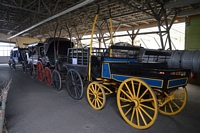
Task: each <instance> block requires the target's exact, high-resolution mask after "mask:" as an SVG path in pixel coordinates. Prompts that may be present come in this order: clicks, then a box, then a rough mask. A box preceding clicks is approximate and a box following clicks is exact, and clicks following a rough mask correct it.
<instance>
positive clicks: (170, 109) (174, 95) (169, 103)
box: [159, 87, 187, 115]
mask: <svg viewBox="0 0 200 133" xmlns="http://www.w3.org/2000/svg"><path fill="white" fill-rule="evenodd" d="M159 100H160V102H159V112H160V113H161V114H164V115H176V114H178V113H179V112H180V111H181V110H183V108H184V107H185V105H186V102H187V90H186V88H185V87H179V88H178V89H175V90H173V91H169V92H164V96H163V97H161V98H159Z"/></svg>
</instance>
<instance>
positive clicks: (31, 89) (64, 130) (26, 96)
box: [0, 65, 200, 133]
mask: <svg viewBox="0 0 200 133" xmlns="http://www.w3.org/2000/svg"><path fill="white" fill-rule="evenodd" d="M10 79H12V84H11V88H10V91H9V93H8V101H7V106H6V119H7V124H6V125H7V129H8V132H9V133H141V132H148V133H199V132H200V126H199V124H200V111H199V110H200V100H199V99H200V87H199V86H195V85H191V84H188V86H187V90H188V102H187V104H186V107H185V108H184V109H183V111H182V112H181V113H179V114H178V115H176V116H171V117H170V116H164V115H162V114H158V117H157V119H156V121H155V123H154V125H153V126H151V127H150V128H148V129H146V130H138V129H135V128H133V127H131V126H129V125H128V124H127V123H126V122H125V121H124V120H123V119H122V118H121V115H120V113H119V111H118V109H117V104H116V99H115V97H111V98H108V99H107V102H106V106H105V108H104V109H102V110H100V111H95V110H94V109H92V108H91V107H90V106H89V104H88V103H87V100H86V96H85V94H84V97H83V98H82V99H81V100H79V101H75V100H73V99H72V98H70V97H69V95H68V93H67V91H66V89H65V85H64V84H63V86H64V87H63V89H62V90H61V91H60V92H57V91H55V90H54V89H53V88H52V87H51V86H47V85H46V84H45V83H44V82H40V81H38V80H37V78H35V79H31V78H30V76H29V74H24V73H23V72H22V70H21V69H20V68H17V70H16V71H13V70H12V69H9V68H8V66H7V65H6V66H4V65H0V80H10Z"/></svg>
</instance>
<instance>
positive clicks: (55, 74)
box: [37, 38, 73, 91]
mask: <svg viewBox="0 0 200 133" xmlns="http://www.w3.org/2000/svg"><path fill="white" fill-rule="evenodd" d="M72 47H73V42H71V41H70V40H69V39H67V38H48V39H46V41H45V42H44V56H42V57H41V58H39V61H38V63H37V76H38V79H39V80H40V81H42V80H43V79H45V82H46V83H47V84H48V85H51V84H52V85H53V87H54V88H55V89H56V90H58V91H59V90H61V81H62V79H65V75H66V74H65V73H66V69H65V67H63V66H64V65H63V64H64V63H65V62H66V61H67V51H68V48H72Z"/></svg>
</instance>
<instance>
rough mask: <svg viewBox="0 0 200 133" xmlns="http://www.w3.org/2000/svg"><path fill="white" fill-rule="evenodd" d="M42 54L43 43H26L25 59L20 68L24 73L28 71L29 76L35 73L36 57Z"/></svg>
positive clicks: (33, 75)
mask: <svg viewBox="0 0 200 133" xmlns="http://www.w3.org/2000/svg"><path fill="white" fill-rule="evenodd" d="M42 56H44V48H43V43H38V42H35V43H31V44H29V45H27V51H26V60H24V61H23V62H22V69H23V71H24V73H26V72H27V71H28V72H30V75H31V77H32V78H33V77H35V75H36V65H37V62H38V59H39V58H41V57H42Z"/></svg>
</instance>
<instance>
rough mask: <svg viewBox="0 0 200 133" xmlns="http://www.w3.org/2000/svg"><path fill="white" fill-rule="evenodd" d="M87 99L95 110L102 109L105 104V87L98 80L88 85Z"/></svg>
mask: <svg viewBox="0 0 200 133" xmlns="http://www.w3.org/2000/svg"><path fill="white" fill-rule="evenodd" d="M87 100H88V103H89V104H90V106H92V108H93V109H95V110H100V109H102V108H103V107H104V106H105V103H106V96H105V92H104V89H103V88H102V86H101V85H100V84H98V83H97V82H92V83H90V84H89V85H88V87H87Z"/></svg>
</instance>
